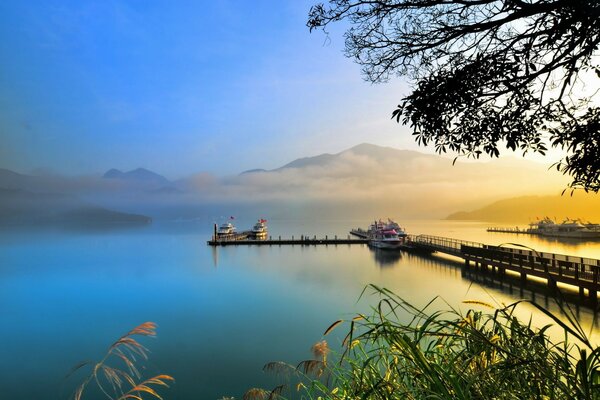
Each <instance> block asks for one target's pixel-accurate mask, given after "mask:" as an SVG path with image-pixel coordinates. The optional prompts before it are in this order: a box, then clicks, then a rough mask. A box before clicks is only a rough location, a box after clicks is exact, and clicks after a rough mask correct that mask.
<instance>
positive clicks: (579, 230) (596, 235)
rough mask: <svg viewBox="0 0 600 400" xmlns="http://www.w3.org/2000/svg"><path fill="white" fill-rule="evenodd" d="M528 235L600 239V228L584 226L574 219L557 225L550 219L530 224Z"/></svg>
mask: <svg viewBox="0 0 600 400" xmlns="http://www.w3.org/2000/svg"><path fill="white" fill-rule="evenodd" d="M527 233H531V234H535V235H542V236H550V237H563V238H573V239H600V227H599V226H598V224H591V223H588V224H582V223H581V222H579V221H577V220H572V219H566V220H565V221H563V222H562V223H560V224H557V223H556V222H554V221H553V220H552V219H550V218H548V217H546V218H544V219H542V220H540V221H537V222H534V223H531V224H529V228H528V229H527Z"/></svg>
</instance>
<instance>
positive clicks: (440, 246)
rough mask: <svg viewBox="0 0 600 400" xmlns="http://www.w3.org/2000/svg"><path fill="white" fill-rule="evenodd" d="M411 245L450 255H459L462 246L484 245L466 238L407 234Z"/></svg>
mask: <svg viewBox="0 0 600 400" xmlns="http://www.w3.org/2000/svg"><path fill="white" fill-rule="evenodd" d="M408 240H409V242H410V244H411V245H413V246H417V247H419V248H423V249H426V250H432V251H441V252H443V253H448V254H451V255H456V256H460V255H461V248H462V246H470V247H484V246H485V245H484V244H483V243H477V242H471V241H468V240H460V239H452V238H446V237H441V236H431V235H418V236H413V235H411V236H409V237H408Z"/></svg>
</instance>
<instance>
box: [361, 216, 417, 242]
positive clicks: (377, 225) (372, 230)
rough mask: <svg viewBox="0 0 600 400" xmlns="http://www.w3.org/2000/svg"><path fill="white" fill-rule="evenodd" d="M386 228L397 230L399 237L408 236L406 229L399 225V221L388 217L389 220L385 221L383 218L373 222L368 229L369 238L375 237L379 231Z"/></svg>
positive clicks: (387, 229)
mask: <svg viewBox="0 0 600 400" xmlns="http://www.w3.org/2000/svg"><path fill="white" fill-rule="evenodd" d="M381 230H386V231H392V230H393V231H396V233H397V234H398V236H399V237H401V238H403V237H405V236H407V234H406V231H405V230H404V229H403V228H401V227H400V225H398V223H397V222H395V221H393V220H391V219H389V218H388V222H383V221H382V220H381V219H380V220H379V221H373V223H372V224H371V225H370V226H369V229H368V230H367V235H368V237H369V238H371V237H373V236H374V235H375V234H376V233H377V232H378V231H381Z"/></svg>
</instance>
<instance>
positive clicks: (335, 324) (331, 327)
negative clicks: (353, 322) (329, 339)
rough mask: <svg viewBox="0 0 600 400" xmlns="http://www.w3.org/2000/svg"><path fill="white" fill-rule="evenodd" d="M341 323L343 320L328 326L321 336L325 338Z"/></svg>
mask: <svg viewBox="0 0 600 400" xmlns="http://www.w3.org/2000/svg"><path fill="white" fill-rule="evenodd" d="M342 322H344V320H343V319H338V320H337V321H335V322H334V323H333V324H331V325H329V328H327V329H325V333H323V336H327V335H328V334H329V333H330V332H331V331H332V330H334V329H335V328H336V327H337V326H338V325H339V324H341V323H342Z"/></svg>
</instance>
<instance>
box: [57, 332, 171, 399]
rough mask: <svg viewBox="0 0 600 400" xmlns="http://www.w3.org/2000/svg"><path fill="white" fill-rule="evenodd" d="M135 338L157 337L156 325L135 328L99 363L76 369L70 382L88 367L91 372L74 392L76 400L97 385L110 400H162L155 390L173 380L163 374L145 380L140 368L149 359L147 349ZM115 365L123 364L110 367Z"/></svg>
mask: <svg viewBox="0 0 600 400" xmlns="http://www.w3.org/2000/svg"><path fill="white" fill-rule="evenodd" d="M134 336H149V337H154V336H156V324H155V323H154V322H144V323H143V324H140V325H138V326H136V327H135V328H133V329H132V330H130V331H129V332H127V333H126V334H124V335H123V336H121V337H120V338H119V339H117V340H116V341H115V342H114V343H113V344H111V345H110V346H109V348H108V350H107V352H106V354H105V355H104V357H103V358H102V359H101V360H100V361H98V362H93V361H85V362H81V363H79V364H77V365H76V366H75V367H73V369H72V370H71V371H70V372H69V374H68V375H67V378H69V377H70V376H72V375H73V374H74V373H75V372H77V371H79V370H81V369H83V368H84V367H88V366H89V367H90V369H91V371H90V373H89V374H88V375H87V376H86V377H85V378H84V379H83V381H82V383H81V384H80V385H79V386H77V388H76V389H75V391H74V393H73V396H72V398H73V399H74V400H81V399H83V397H84V393H86V391H87V390H88V388H89V386H90V385H91V384H95V387H96V388H97V389H98V390H99V391H100V392H101V393H102V394H103V395H104V396H105V397H106V398H108V399H111V400H126V399H133V400H143V399H144V395H147V397H148V396H149V397H150V398H155V399H159V400H162V397H161V396H160V394H159V393H158V392H157V391H156V389H155V388H158V387H169V385H168V382H172V381H174V379H173V377H171V376H169V375H164V374H160V375H156V376H154V377H151V378H148V379H145V380H142V374H141V373H140V371H139V367H138V364H139V363H140V361H143V360H147V359H148V349H147V348H146V347H145V346H143V345H142V344H141V343H140V342H138V340H137V339H136V338H135V337H134ZM113 363H116V364H120V367H116V366H114V365H111V364H113Z"/></svg>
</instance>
